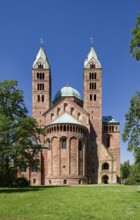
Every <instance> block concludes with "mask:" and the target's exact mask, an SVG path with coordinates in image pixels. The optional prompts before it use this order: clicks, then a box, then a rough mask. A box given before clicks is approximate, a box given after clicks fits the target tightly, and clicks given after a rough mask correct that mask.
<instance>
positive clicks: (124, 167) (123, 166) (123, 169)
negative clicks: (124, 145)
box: [121, 160, 131, 180]
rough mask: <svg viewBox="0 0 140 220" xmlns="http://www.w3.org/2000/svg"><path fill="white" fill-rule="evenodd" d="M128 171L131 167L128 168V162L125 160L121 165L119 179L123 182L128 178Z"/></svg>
mask: <svg viewBox="0 0 140 220" xmlns="http://www.w3.org/2000/svg"><path fill="white" fill-rule="evenodd" d="M130 169H131V166H130V163H129V160H127V161H125V162H124V163H122V164H121V178H122V179H123V180H125V179H127V178H128V177H129V175H130Z"/></svg>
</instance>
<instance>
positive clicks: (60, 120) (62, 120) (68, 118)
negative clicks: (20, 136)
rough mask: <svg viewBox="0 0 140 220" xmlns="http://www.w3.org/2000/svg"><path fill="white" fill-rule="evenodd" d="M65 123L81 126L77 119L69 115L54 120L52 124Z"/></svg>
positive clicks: (65, 114)
mask: <svg viewBox="0 0 140 220" xmlns="http://www.w3.org/2000/svg"><path fill="white" fill-rule="evenodd" d="M63 123H70V124H78V125H81V124H80V123H79V122H78V121H77V120H76V119H75V118H73V117H72V116H71V115H69V114H68V113H66V112H65V113H64V114H63V115H61V116H60V117H59V118H57V119H56V120H54V121H53V122H52V123H51V124H63Z"/></svg>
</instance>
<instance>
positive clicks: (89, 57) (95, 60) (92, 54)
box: [84, 46, 101, 68]
mask: <svg viewBox="0 0 140 220" xmlns="http://www.w3.org/2000/svg"><path fill="white" fill-rule="evenodd" d="M91 63H94V64H95V66H96V68H101V63H100V61H99V60H98V57H97V54H96V52H95V50H94V48H93V46H91V48H90V51H89V53H88V55H87V58H86V59H85V62H84V68H89V66H90V64H91Z"/></svg>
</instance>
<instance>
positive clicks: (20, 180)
mask: <svg viewBox="0 0 140 220" xmlns="http://www.w3.org/2000/svg"><path fill="white" fill-rule="evenodd" d="M13 186H15V187H26V186H30V181H29V180H27V179H26V178H25V177H18V178H17V179H16V180H15V182H14V183H13Z"/></svg>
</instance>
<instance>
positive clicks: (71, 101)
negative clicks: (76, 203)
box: [21, 45, 120, 185]
mask: <svg viewBox="0 0 140 220" xmlns="http://www.w3.org/2000/svg"><path fill="white" fill-rule="evenodd" d="M82 78H83V90H84V98H83V100H82V99H81V95H80V94H79V92H78V91H77V90H76V89H74V88H72V87H71V86H70V85H68V84H67V85H66V86H64V87H63V88H62V89H60V90H59V91H58V92H57V93H56V95H55V98H54V100H53V101H52V100H51V68H50V64H49V61H48V59H47V56H46V53H45V50H44V48H43V45H41V47H40V49H39V52H38V54H37V57H36V59H35V61H34V63H33V66H32V116H33V117H34V118H35V119H36V120H37V122H38V123H39V125H40V126H41V127H45V137H42V138H41V143H42V152H41V156H40V160H41V169H40V171H39V170H37V169H34V168H33V169H31V171H30V174H29V170H27V171H26V170H24V171H25V172H21V174H24V175H25V176H26V177H27V178H29V175H30V180H31V183H32V185H48V184H52V185H54V184H56V185H60V184H85V183H89V184H97V183H98V184H100V183H117V182H118V181H119V177H120V143H119V139H120V130H119V122H117V121H115V120H114V119H113V118H112V117H111V116H103V117H102V67H101V63H100V61H99V60H98V57H97V55H96V52H95V50H94V48H93V46H91V48H90V51H89V53H88V55H87V58H86V59H85V62H84V77H82V74H81V80H82ZM22 171H23V170H22Z"/></svg>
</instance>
